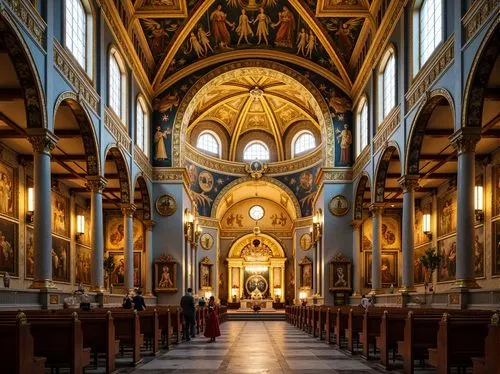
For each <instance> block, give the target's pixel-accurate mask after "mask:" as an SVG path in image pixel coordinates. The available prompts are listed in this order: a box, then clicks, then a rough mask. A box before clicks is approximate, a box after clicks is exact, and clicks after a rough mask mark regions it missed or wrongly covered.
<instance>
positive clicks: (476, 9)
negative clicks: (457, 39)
mask: <svg viewBox="0 0 500 374" xmlns="http://www.w3.org/2000/svg"><path fill="white" fill-rule="evenodd" d="M499 7H500V2H498V0H477V1H474V2H473V3H472V5H471V7H470V8H469V10H467V13H465V15H464V16H463V18H462V25H463V28H464V31H465V43H468V42H469V40H471V39H472V38H473V37H474V35H476V33H477V31H478V30H479V29H480V28H481V26H482V25H484V24H485V23H486V21H487V20H488V19H489V18H490V17H492V16H494V15H496V16H497V17H498V8H499Z"/></svg>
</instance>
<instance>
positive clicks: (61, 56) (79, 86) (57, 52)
mask: <svg viewBox="0 0 500 374" xmlns="http://www.w3.org/2000/svg"><path fill="white" fill-rule="evenodd" d="M54 64H55V66H56V68H57V70H59V71H60V72H61V74H62V75H63V76H64V77H65V78H66V79H67V81H68V82H69V83H70V84H71V86H72V87H73V88H74V90H75V91H76V93H77V94H78V96H79V97H80V98H82V99H83V100H85V101H86V102H87V103H88V104H89V107H90V108H91V109H92V110H93V111H94V112H95V113H96V114H98V113H99V102H100V97H99V94H98V93H97V91H96V90H95V88H94V86H93V85H92V83H91V82H90V81H89V79H88V78H87V77H86V74H85V73H84V72H83V71H82V69H81V68H80V67H79V66H76V64H75V63H74V62H73V58H71V57H70V56H69V53H68V52H67V51H66V49H65V48H64V47H63V46H62V45H61V44H59V42H58V41H57V39H54Z"/></svg>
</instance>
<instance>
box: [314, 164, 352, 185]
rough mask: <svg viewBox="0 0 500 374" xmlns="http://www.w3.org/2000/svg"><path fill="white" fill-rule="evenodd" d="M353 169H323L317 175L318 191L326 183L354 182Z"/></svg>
mask: <svg viewBox="0 0 500 374" xmlns="http://www.w3.org/2000/svg"><path fill="white" fill-rule="evenodd" d="M352 179H353V178H352V170H351V168H321V169H319V172H318V174H317V175H316V185H317V186H318V190H319V189H320V187H321V186H322V185H323V184H324V183H349V182H352Z"/></svg>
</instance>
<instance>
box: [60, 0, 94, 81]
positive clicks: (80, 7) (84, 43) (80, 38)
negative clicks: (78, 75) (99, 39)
mask: <svg viewBox="0 0 500 374" xmlns="http://www.w3.org/2000/svg"><path fill="white" fill-rule="evenodd" d="M65 12H66V16H65V35H64V42H65V44H66V47H67V48H68V49H69V50H70V52H71V54H72V55H73V57H74V58H75V59H76V61H77V62H78V63H79V64H80V66H81V67H82V68H83V69H84V70H85V71H86V72H87V73H88V74H89V75H91V72H92V58H91V52H92V47H91V44H92V17H91V15H90V14H91V13H90V11H89V9H87V6H85V5H84V3H83V2H82V1H81V0H66V3H65Z"/></svg>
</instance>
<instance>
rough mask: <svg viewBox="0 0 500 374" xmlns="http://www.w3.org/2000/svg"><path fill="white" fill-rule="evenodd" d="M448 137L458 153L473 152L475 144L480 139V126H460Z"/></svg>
mask: <svg viewBox="0 0 500 374" xmlns="http://www.w3.org/2000/svg"><path fill="white" fill-rule="evenodd" d="M448 139H450V143H451V145H452V146H453V148H455V149H456V150H457V153H458V154H459V155H460V154H462V153H467V152H475V150H476V144H477V142H478V141H479V140H480V139H481V128H479V127H462V128H461V129H459V130H457V131H455V132H454V133H453V134H452V135H451V136H450V137H449V138H448Z"/></svg>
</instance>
